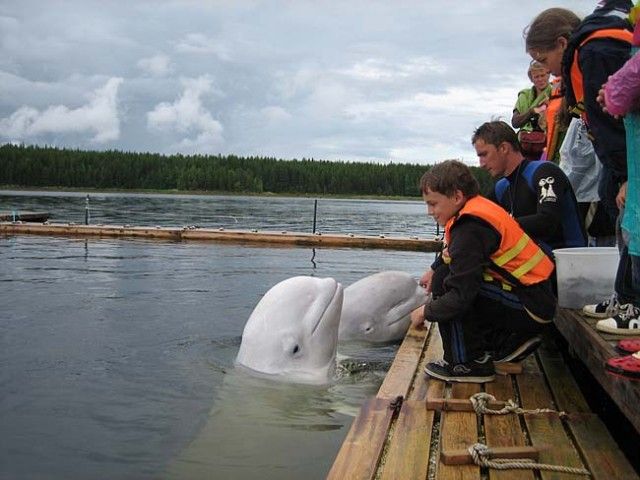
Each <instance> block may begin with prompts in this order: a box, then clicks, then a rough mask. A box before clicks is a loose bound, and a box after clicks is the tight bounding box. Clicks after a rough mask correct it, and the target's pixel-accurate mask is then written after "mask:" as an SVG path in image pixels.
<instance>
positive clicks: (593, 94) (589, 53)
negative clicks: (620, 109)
mask: <svg viewBox="0 0 640 480" xmlns="http://www.w3.org/2000/svg"><path fill="white" fill-rule="evenodd" d="M627 45H628V44H627ZM605 53H606V55H605ZM628 58H629V47H628V46H625V44H624V43H622V42H620V41H617V40H612V39H595V40H591V41H590V42H587V43H586V44H585V45H584V46H583V47H582V48H581V49H580V53H579V57H578V61H579V62H580V70H581V71H582V78H583V79H584V105H585V109H586V112H587V120H588V123H589V130H590V131H591V133H592V134H593V137H594V139H595V140H594V142H593V145H594V148H595V150H596V154H597V155H598V158H599V159H600V161H602V163H603V164H606V165H608V166H610V168H612V169H613V170H614V172H615V174H616V176H618V177H619V178H627V151H626V142H625V131H624V124H623V123H622V120H621V119H616V118H614V117H612V116H611V115H609V114H608V113H606V112H604V111H603V110H602V107H601V106H600V105H599V104H598V101H597V98H598V91H599V90H600V88H601V87H602V85H603V84H605V83H606V82H607V79H608V78H609V75H611V74H613V73H614V72H616V71H618V70H619V69H620V68H621V67H622V66H623V65H624V63H625V62H626V61H627V59H628Z"/></svg>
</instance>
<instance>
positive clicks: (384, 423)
mask: <svg viewBox="0 0 640 480" xmlns="http://www.w3.org/2000/svg"><path fill="white" fill-rule="evenodd" d="M393 414H394V410H393V409H391V408H389V400H388V399H383V398H371V399H369V400H367V401H366V402H365V403H364V404H363V406H362V408H361V409H360V413H359V414H358V416H357V417H356V418H355V419H354V421H353V423H352V424H351V428H350V429H349V432H348V433H347V438H346V439H345V441H344V443H343V444H342V447H341V448H340V451H339V452H338V456H337V457H336V459H335V461H334V463H333V466H332V467H331V470H330V471H329V474H328V475H327V478H328V479H331V480H344V479H346V478H349V479H353V480H360V479H362V480H365V479H372V478H374V476H375V473H376V470H377V467H378V463H379V461H380V457H381V455H382V450H383V447H384V444H385V441H386V438H387V434H388V432H389V427H390V425H391V420H392V418H393Z"/></svg>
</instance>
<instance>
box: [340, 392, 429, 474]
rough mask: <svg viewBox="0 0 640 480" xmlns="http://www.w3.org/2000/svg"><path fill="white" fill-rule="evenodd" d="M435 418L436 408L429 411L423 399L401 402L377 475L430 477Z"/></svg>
mask: <svg viewBox="0 0 640 480" xmlns="http://www.w3.org/2000/svg"><path fill="white" fill-rule="evenodd" d="M433 419H434V412H429V411H427V409H426V408H425V405H424V402H422V401H419V400H407V401H405V402H404V403H403V404H402V408H401V409H400V414H399V415H398V419H397V421H396V423H395V424H394V426H393V435H392V436H391V438H390V440H389V449H388V451H387V452H386V454H385V456H384V460H383V462H384V463H383V465H382V466H381V468H380V471H379V472H378V476H377V477H376V478H379V479H380V480H395V479H399V478H406V479H413V478H416V479H426V478H427V471H428V468H429V453H430V446H431V429H432V427H433ZM345 478H348V477H345Z"/></svg>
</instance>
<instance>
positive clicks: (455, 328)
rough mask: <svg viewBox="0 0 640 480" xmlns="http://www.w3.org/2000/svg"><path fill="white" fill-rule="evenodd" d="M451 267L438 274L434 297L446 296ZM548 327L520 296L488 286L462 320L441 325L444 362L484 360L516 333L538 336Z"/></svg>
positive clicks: (460, 318)
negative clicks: (447, 278) (526, 307)
mask: <svg viewBox="0 0 640 480" xmlns="http://www.w3.org/2000/svg"><path fill="white" fill-rule="evenodd" d="M448 271H449V267H448V266H447V265H446V264H445V265H441V266H440V267H438V268H437V269H436V271H435V273H434V276H433V281H432V291H433V296H434V298H437V297H438V296H440V295H442V294H443V293H444V289H443V281H444V279H445V277H446V276H447V274H448ZM544 328H545V324H542V323H539V322H536V321H535V320H534V319H533V318H531V317H530V316H529V314H528V313H527V312H526V311H525V310H524V308H523V306H522V303H521V302H520V300H519V299H518V297H517V296H516V295H514V294H513V293H511V292H507V291H505V290H503V289H502V288H501V287H500V286H498V285H495V284H490V283H485V284H484V285H483V286H482V288H481V289H480V293H479V294H478V295H477V296H476V298H475V300H474V302H473V304H472V305H471V307H470V308H469V309H467V310H466V311H465V312H464V313H463V314H462V315H460V316H459V317H458V318H455V319H453V320H451V321H447V322H438V329H439V330H440V336H441V337H442V347H443V350H444V359H445V360H446V361H447V362H449V363H452V364H457V363H464V362H468V361H470V360H474V359H476V358H480V357H482V356H483V355H484V354H485V352H487V351H493V350H497V349H499V347H500V345H501V344H502V342H503V341H504V340H505V339H506V338H507V337H508V336H509V335H510V334H512V333H522V334H530V335H531V336H534V335H536V334H538V333H540V332H541V331H542V330H543V329H544Z"/></svg>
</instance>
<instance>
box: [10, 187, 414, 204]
mask: <svg viewBox="0 0 640 480" xmlns="http://www.w3.org/2000/svg"><path fill="white" fill-rule="evenodd" d="M5 191H16V192H70V193H135V194H160V195H199V196H204V197H206V196H212V197H213V196H228V197H274V198H275V197H279V198H287V197H291V198H317V199H320V198H330V199H345V200H389V201H405V202H406V201H416V202H419V201H422V198H420V197H404V196H399V195H390V196H387V195H355V194H354V195H336V194H330V193H273V192H262V193H255V192H229V191H212V190H211V191H208V190H176V189H168V190H158V189H142V188H141V189H118V188H94V187H83V188H77V187H26V186H18V185H0V192H5Z"/></svg>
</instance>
